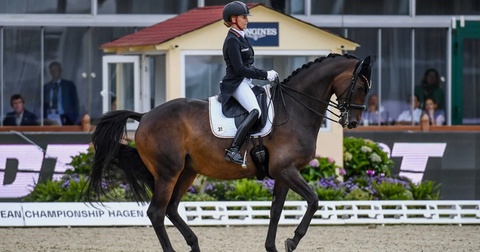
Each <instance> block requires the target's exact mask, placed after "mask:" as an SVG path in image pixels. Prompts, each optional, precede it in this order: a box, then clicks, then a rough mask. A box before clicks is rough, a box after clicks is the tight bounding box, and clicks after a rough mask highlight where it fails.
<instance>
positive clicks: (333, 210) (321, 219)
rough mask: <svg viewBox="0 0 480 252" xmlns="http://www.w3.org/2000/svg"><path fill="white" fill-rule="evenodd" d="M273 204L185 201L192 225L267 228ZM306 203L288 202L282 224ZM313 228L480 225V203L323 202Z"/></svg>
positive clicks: (294, 221)
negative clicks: (332, 225) (353, 225)
mask: <svg viewBox="0 0 480 252" xmlns="http://www.w3.org/2000/svg"><path fill="white" fill-rule="evenodd" d="M270 204H271V203H270V202H261V201H257V202H184V203H182V206H183V208H184V209H185V212H184V213H183V214H184V216H186V218H187V220H188V224H189V225H267V224H268V221H269V220H268V217H269V215H270ZM306 208H307V203H306V202H304V201H287V202H285V206H284V210H283V211H282V215H281V218H280V222H279V224H287V225H288V224H298V223H300V220H301V218H302V217H303V214H304V213H305V210H306ZM311 224H312V225H321V224H480V201H327V202H319V207H318V211H317V212H316V213H315V215H314V217H313V219H312V222H311Z"/></svg>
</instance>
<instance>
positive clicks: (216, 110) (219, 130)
mask: <svg viewBox="0 0 480 252" xmlns="http://www.w3.org/2000/svg"><path fill="white" fill-rule="evenodd" d="M263 88H264V89H265V92H266V94H267V104H269V106H268V119H267V122H266V123H265V127H263V129H262V130H261V131H260V132H258V133H255V134H252V136H261V137H263V136H266V135H268V134H270V132H271V131H272V122H273V116H274V115H273V103H270V99H271V97H272V96H271V94H270V85H265V86H263ZM217 98H218V96H217V95H215V96H211V97H209V98H208V103H209V115H210V128H211V129H212V133H213V134H214V135H215V136H216V137H220V138H233V137H234V136H235V133H237V127H236V126H235V118H228V117H225V116H224V115H223V113H222V104H221V103H220V102H219V101H218V99H217Z"/></svg>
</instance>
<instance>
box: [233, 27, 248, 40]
mask: <svg viewBox="0 0 480 252" xmlns="http://www.w3.org/2000/svg"><path fill="white" fill-rule="evenodd" d="M230 29H232V30H233V31H234V32H236V33H238V34H240V36H242V37H244V38H245V31H240V30H237V29H235V28H233V27H231V28H230Z"/></svg>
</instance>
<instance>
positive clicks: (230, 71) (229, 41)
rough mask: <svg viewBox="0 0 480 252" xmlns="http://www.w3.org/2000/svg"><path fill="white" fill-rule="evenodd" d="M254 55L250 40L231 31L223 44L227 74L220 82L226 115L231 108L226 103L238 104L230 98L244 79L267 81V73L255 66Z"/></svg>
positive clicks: (220, 97)
mask: <svg viewBox="0 0 480 252" xmlns="http://www.w3.org/2000/svg"><path fill="white" fill-rule="evenodd" d="M254 55H255V53H254V51H253V48H252V46H251V45H250V43H249V42H248V39H247V38H244V37H242V36H241V35H240V34H238V33H237V32H236V31H234V30H232V29H230V30H229V32H228V34H227V37H226V38H225V42H224V43H223V59H224V60H225V64H226V65H227V70H226V72H227V73H226V75H225V77H223V79H222V81H221V82H220V94H219V96H218V100H219V101H220V102H221V103H222V110H223V113H224V114H228V113H227V112H226V111H225V108H228V107H231V106H229V105H227V106H225V105H226V103H230V102H236V100H235V99H230V98H231V97H232V94H233V93H234V92H235V90H236V89H237V87H238V85H240V83H241V82H242V80H243V78H250V79H260V80H266V79H267V71H265V70H261V69H257V68H255V67H254V66H253V62H254V58H253V56H254Z"/></svg>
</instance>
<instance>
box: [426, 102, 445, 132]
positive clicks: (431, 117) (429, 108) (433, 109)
mask: <svg viewBox="0 0 480 252" xmlns="http://www.w3.org/2000/svg"><path fill="white" fill-rule="evenodd" d="M423 113H424V114H426V115H427V116H428V121H429V123H430V125H444V124H445V112H444V111H443V110H441V109H437V103H436V102H435V98H433V97H427V98H426V99H425V103H424V106H423Z"/></svg>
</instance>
